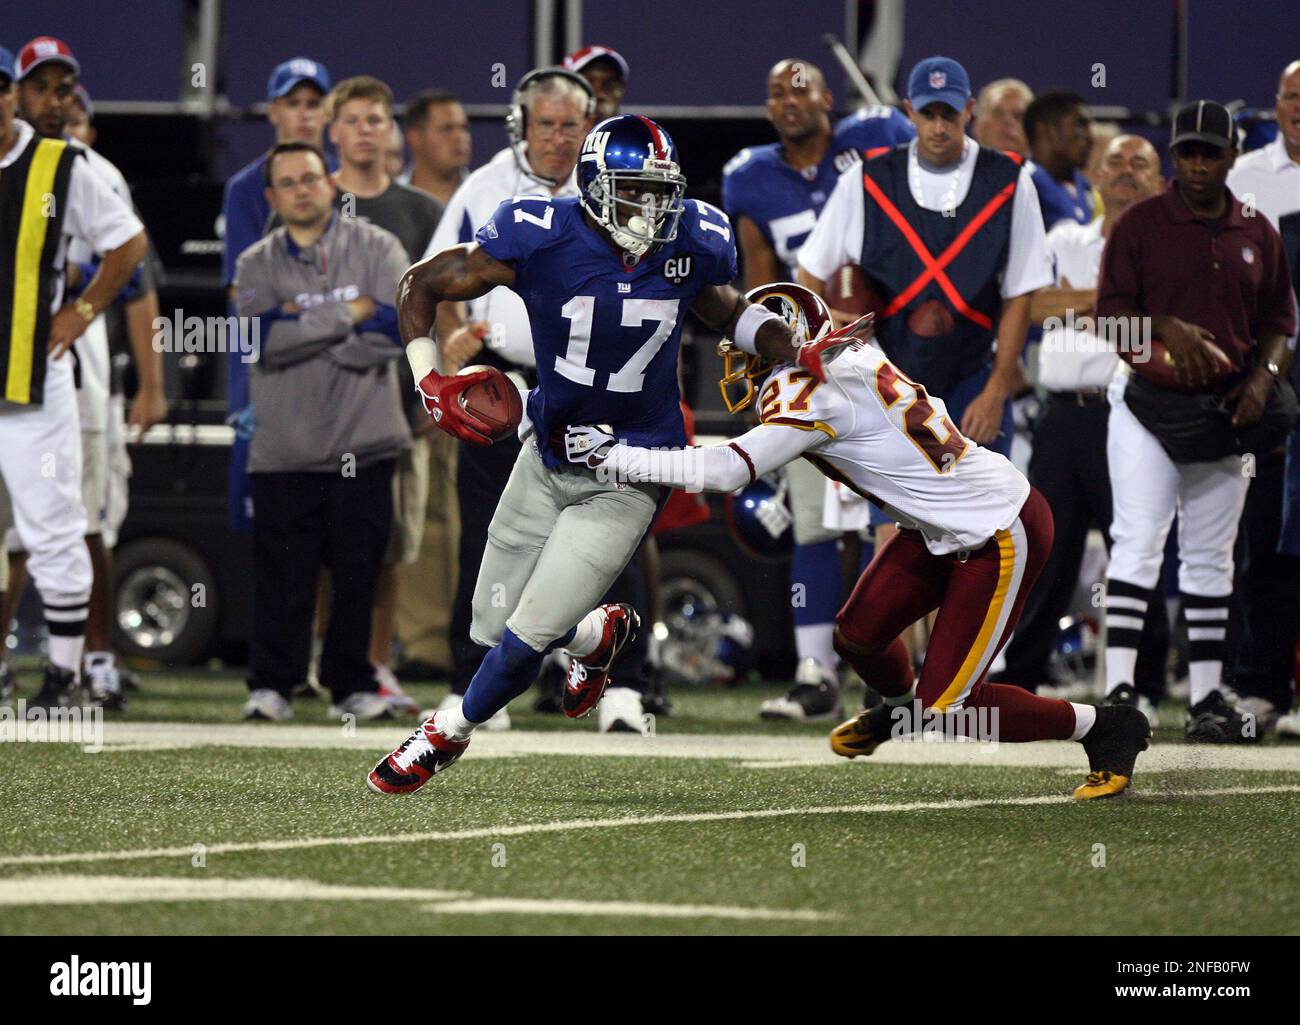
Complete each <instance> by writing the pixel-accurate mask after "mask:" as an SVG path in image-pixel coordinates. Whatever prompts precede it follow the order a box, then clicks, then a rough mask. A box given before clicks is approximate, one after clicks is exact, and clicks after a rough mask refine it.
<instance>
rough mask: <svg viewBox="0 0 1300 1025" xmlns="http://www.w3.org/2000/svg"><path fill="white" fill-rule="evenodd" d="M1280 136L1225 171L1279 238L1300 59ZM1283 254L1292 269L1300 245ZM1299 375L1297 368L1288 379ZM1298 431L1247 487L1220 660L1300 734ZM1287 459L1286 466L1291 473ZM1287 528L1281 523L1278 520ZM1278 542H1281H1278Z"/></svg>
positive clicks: (1297, 199)
mask: <svg viewBox="0 0 1300 1025" xmlns="http://www.w3.org/2000/svg"><path fill="white" fill-rule="evenodd" d="M1274 113H1275V114H1276V116H1277V128H1278V131H1277V138H1276V139H1274V140H1273V141H1272V142H1270V143H1269V144H1268V145H1267V146H1264V147H1262V148H1260V149H1257V150H1255V151H1254V152H1252V153H1247V154H1244V155H1243V156H1240V157H1238V158H1237V162H1236V164H1235V165H1234V166H1233V168H1232V170H1231V171H1229V172H1228V188H1229V189H1230V190H1231V191H1232V194H1233V195H1234V196H1236V197H1237V198H1238V199H1239V200H1241V202H1242V203H1243V204H1245V207H1246V209H1252V208H1253V209H1255V210H1256V211H1258V212H1259V213H1261V214H1263V215H1264V216H1265V217H1267V218H1268V220H1269V222H1270V223H1271V224H1272V225H1273V227H1275V228H1277V229H1278V230H1279V231H1280V232H1281V233H1282V236H1283V240H1284V241H1285V240H1287V239H1289V238H1290V237H1292V236H1293V235H1294V234H1295V233H1294V231H1288V230H1286V227H1285V226H1284V223H1283V222H1284V221H1285V220H1287V219H1294V218H1298V217H1300V60H1295V61H1292V62H1291V63H1290V64H1288V65H1287V66H1286V67H1285V68H1284V69H1283V71H1282V74H1281V76H1280V77H1279V79H1278V86H1277V100H1276V106H1275V107H1274ZM1288 256H1289V257H1290V259H1291V261H1292V270H1293V271H1294V270H1295V265H1294V264H1295V261H1296V259H1297V258H1298V257H1300V251H1296V250H1294V249H1291V250H1290V251H1289V252H1288ZM1295 380H1296V378H1295V375H1294V370H1293V372H1292V381H1293V382H1294V381H1295ZM1297 445H1300V440H1297V435H1292V438H1291V441H1290V443H1289V445H1288V446H1287V449H1288V452H1289V453H1290V456H1289V459H1288V457H1287V456H1286V455H1284V454H1282V453H1280V452H1272V453H1266V454H1265V453H1261V454H1260V455H1259V456H1258V458H1257V459H1256V461H1255V478H1254V480H1252V481H1251V482H1250V490H1249V491H1248V492H1247V493H1246V507H1245V510H1244V511H1243V512H1242V514H1241V529H1240V535H1241V537H1242V538H1243V542H1244V549H1245V550H1244V553H1243V555H1242V557H1241V559H1239V560H1238V574H1239V580H1238V584H1237V587H1236V593H1238V594H1239V595H1241V604H1240V607H1239V608H1234V610H1233V614H1234V615H1237V614H1240V616H1241V619H1242V629H1241V630H1239V631H1231V630H1230V631H1229V636H1230V637H1235V639H1236V644H1237V651H1236V654H1235V657H1234V656H1233V654H1231V653H1229V654H1228V656H1227V659H1226V661H1225V666H1226V668H1227V672H1228V678H1229V681H1230V683H1231V685H1232V687H1233V689H1234V690H1235V691H1236V692H1237V693H1238V694H1239V695H1241V700H1240V701H1239V702H1238V707H1240V708H1241V709H1242V710H1243V711H1247V712H1250V713H1252V714H1253V715H1254V716H1255V721H1256V724H1257V727H1258V728H1259V730H1260V732H1261V733H1262V732H1265V731H1267V730H1269V729H1270V728H1272V725H1273V724H1274V723H1275V722H1276V723H1277V727H1278V734H1279V735H1282V736H1292V737H1300V713H1296V714H1293V715H1284V716H1283V718H1282V719H1281V720H1279V719H1278V716H1279V715H1280V714H1282V713H1285V712H1287V711H1288V709H1289V708H1290V705H1291V682H1292V674H1293V663H1294V658H1295V655H1294V652H1295V642H1296V626H1297V619H1298V618H1300V538H1297V536H1296V534H1297V531H1296V530H1295V529H1294V526H1293V525H1294V524H1295V523H1297V522H1300V459H1297V458H1296V446H1297ZM1288 463H1289V466H1290V470H1289V472H1288ZM1284 520H1285V521H1286V522H1287V525H1288V528H1289V529H1284V528H1283V521H1284ZM1279 542H1280V543H1279Z"/></svg>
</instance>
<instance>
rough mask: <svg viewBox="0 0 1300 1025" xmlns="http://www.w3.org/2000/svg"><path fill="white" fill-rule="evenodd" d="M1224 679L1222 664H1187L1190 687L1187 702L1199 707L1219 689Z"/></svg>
mask: <svg viewBox="0 0 1300 1025" xmlns="http://www.w3.org/2000/svg"><path fill="white" fill-rule="evenodd" d="M1222 679H1223V663H1222V662H1189V663H1187V683H1188V685H1189V686H1188V690H1189V693H1188V696H1187V700H1188V701H1189V702H1190V703H1191V704H1193V705H1199V704H1200V703H1201V702H1202V701H1204V700H1205V699H1206V698H1208V697H1209V696H1210V695H1211V694H1213V693H1214V692H1215V691H1216V690H1218V689H1219V684H1220V682H1221V681H1222Z"/></svg>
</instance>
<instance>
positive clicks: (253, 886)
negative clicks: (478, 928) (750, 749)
mask: <svg viewBox="0 0 1300 1025" xmlns="http://www.w3.org/2000/svg"><path fill="white" fill-rule="evenodd" d="M231 900H251V901H283V900H326V901H340V900H380V901H400V902H402V903H408V902H410V901H431V902H433V903H429V904H426V905H424V906H423V907H422V908H421V909H420V910H422V911H432V912H437V913H439V914H448V915H465V914H475V915H483V914H515V915H584V916H591V915H601V916H607V917H618V918H628V917H639V918H726V919H733V920H739V921H771V920H777V921H780V920H798V921H821V920H825V919H833V918H836V917H838V916H836V915H834V914H831V913H829V912H822V911H807V910H802V909H798V908H791V909H788V910H787V909H784V908H746V907H732V906H728V905H713V904H650V903H643V902H639V901H581V900H569V899H559V900H538V899H534V898H528V897H475V896H474V895H473V894H472V893H465V892H463V891H461V892H457V891H453V890H420V889H402V888H400V887H394V886H336V885H331V884H328V883H318V882H316V881H314V880H310V879H258V878H252V879H220V878H218V879H213V878H198V877H196V878H185V877H182V876H95V875H44V876H41V875H38V876H24V877H23V878H21V879H0V907H30V906H38V907H50V906H53V905H76V906H78V907H88V906H90V905H94V904H158V903H165V904H174V903H178V902H183V901H231Z"/></svg>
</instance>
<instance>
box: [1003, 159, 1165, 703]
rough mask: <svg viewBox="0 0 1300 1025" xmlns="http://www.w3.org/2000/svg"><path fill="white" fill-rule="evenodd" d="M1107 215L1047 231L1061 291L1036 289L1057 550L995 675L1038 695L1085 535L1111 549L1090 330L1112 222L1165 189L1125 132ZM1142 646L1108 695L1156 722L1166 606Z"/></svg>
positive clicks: (1105, 191) (1108, 178)
mask: <svg viewBox="0 0 1300 1025" xmlns="http://www.w3.org/2000/svg"><path fill="white" fill-rule="evenodd" d="M1096 184H1097V188H1098V190H1099V191H1100V193H1101V197H1102V204H1103V207H1104V210H1105V215H1104V216H1103V217H1102V218H1101V219H1100V220H1095V221H1092V222H1091V223H1089V224H1076V223H1075V222H1074V221H1063V222H1062V223H1060V224H1058V225H1057V226H1056V227H1055V228H1053V229H1052V230H1051V231H1049V232H1048V233H1047V247H1048V250H1049V251H1050V252H1051V256H1052V262H1053V264H1054V266H1055V269H1056V285H1055V287H1052V288H1045V289H1042V290H1041V291H1039V292H1036V293H1035V294H1034V297H1033V301H1032V302H1031V303H1030V319H1031V321H1032V322H1033V323H1034V324H1037V325H1041V326H1042V328H1043V341H1042V344H1041V346H1040V347H1039V360H1038V383H1039V384H1040V385H1041V386H1042V387H1043V388H1044V389H1045V391H1046V396H1045V402H1044V412H1043V415H1042V417H1041V418H1040V419H1039V421H1038V423H1037V424H1036V425H1035V427H1034V454H1033V458H1032V459H1031V460H1030V462H1029V480H1030V483H1032V484H1033V485H1034V487H1036V488H1038V490H1039V491H1041V492H1042V493H1043V497H1044V498H1046V499H1047V502H1048V504H1049V505H1050V506H1051V507H1052V516H1053V518H1054V519H1055V521H1056V537H1055V540H1054V542H1053V545H1052V554H1051V556H1050V558H1049V559H1048V562H1047V565H1046V566H1044V568H1043V573H1042V575H1041V576H1040V577H1039V578H1038V583H1037V585H1036V586H1035V587H1034V590H1033V591H1032V592H1031V594H1030V595H1029V600H1028V603H1027V604H1026V606H1025V614H1024V616H1023V617H1022V618H1021V620H1020V624H1019V626H1018V627H1017V628H1016V633H1015V636H1014V637H1012V639H1011V643H1010V644H1008V645H1007V649H1006V667H1005V669H1003V670H999V671H998V672H996V673H994V674H992V675H991V676H990V679H993V680H996V681H998V682H1000V683H1014V684H1018V685H1019V686H1021V687H1024V688H1025V689H1027V690H1036V689H1037V688H1038V687H1039V686H1040V685H1042V684H1045V683H1050V682H1051V677H1050V674H1049V671H1048V667H1049V661H1050V658H1051V654H1052V651H1053V650H1054V649H1055V647H1056V640H1057V637H1058V636H1059V634H1060V625H1059V624H1060V622H1061V617H1063V616H1065V615H1066V614H1067V613H1068V611H1069V608H1070V602H1071V599H1072V598H1073V596H1074V592H1075V589H1076V587H1077V585H1078V579H1079V567H1080V564H1081V563H1082V561H1083V552H1084V546H1085V542H1086V540H1087V536H1088V532H1089V531H1090V530H1099V531H1101V533H1102V536H1103V537H1104V538H1105V539H1106V544H1107V547H1109V545H1110V520H1111V494H1110V472H1109V469H1108V465H1107V461H1106V425H1107V421H1108V419H1109V416H1110V406H1109V404H1108V403H1107V401H1106V386H1107V384H1108V383H1109V382H1110V379H1111V376H1112V375H1113V374H1114V372H1115V369H1116V367H1117V366H1118V365H1119V357H1118V356H1117V355H1116V354H1115V353H1114V351H1112V349H1111V347H1110V346H1109V345H1108V344H1107V343H1106V342H1105V341H1104V340H1102V339H1101V338H1099V337H1097V335H1096V333H1095V332H1094V331H1093V327H1094V324H1093V322H1092V320H1091V319H1089V318H1091V317H1093V315H1094V311H1093V305H1094V304H1095V303H1096V300H1097V274H1098V270H1099V268H1100V267H1101V251H1102V248H1103V247H1104V246H1105V244H1106V236H1107V235H1109V234H1110V229H1111V225H1113V224H1114V223H1115V219H1116V218H1117V217H1118V216H1119V215H1120V214H1121V213H1123V212H1124V211H1125V210H1127V209H1128V208H1129V206H1131V205H1132V204H1133V203H1135V202H1137V201H1138V200H1139V199H1145V198H1146V197H1147V196H1154V195H1155V194H1156V193H1157V192H1159V191H1160V189H1161V185H1162V182H1161V178H1160V157H1159V155H1158V154H1157V153H1156V151H1155V148H1154V147H1153V146H1152V145H1151V144H1150V143H1149V142H1147V141H1146V140H1145V139H1142V138H1139V137H1138V136H1136V135H1121V136H1119V137H1117V138H1116V139H1114V140H1113V141H1112V142H1111V143H1110V145H1109V146H1108V147H1107V151H1106V155H1105V158H1104V159H1103V160H1102V163H1101V171H1100V174H1099V176H1098V180H1097V183H1096ZM1153 611H1154V613H1155V614H1154V615H1152V616H1148V617H1147V622H1146V626H1145V629H1144V631H1143V634H1142V640H1141V642H1140V644H1139V647H1138V665H1137V671H1136V674H1135V679H1134V681H1133V685H1129V684H1124V685H1123V687H1121V688H1117V689H1116V691H1115V692H1113V693H1112V694H1111V695H1109V696H1108V697H1107V702H1108V703H1110V704H1119V703H1123V704H1136V705H1138V707H1139V708H1141V710H1142V711H1143V712H1144V713H1146V715H1147V718H1148V719H1149V720H1151V722H1152V724H1153V725H1154V723H1155V718H1156V712H1155V703H1156V702H1158V701H1159V700H1160V697H1161V695H1162V693H1163V690H1164V675H1165V653H1166V649H1167V647H1168V637H1169V628H1168V625H1167V622H1166V619H1165V616H1164V607H1163V605H1161V604H1159V603H1156V604H1155V605H1154V606H1153Z"/></svg>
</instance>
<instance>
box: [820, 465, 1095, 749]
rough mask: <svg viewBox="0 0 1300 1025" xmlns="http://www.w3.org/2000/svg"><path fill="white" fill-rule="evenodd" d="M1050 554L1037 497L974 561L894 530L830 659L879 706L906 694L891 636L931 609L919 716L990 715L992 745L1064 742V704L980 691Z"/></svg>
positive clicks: (1048, 526) (995, 687)
mask: <svg viewBox="0 0 1300 1025" xmlns="http://www.w3.org/2000/svg"><path fill="white" fill-rule="evenodd" d="M1051 550H1052V511H1051V509H1050V508H1049V507H1048V504H1047V501H1046V499H1044V498H1043V496H1042V495H1041V494H1039V492H1038V490H1037V489H1035V488H1031V489H1030V492H1029V497H1028V498H1027V499H1026V500H1025V504H1024V505H1023V506H1022V507H1021V509H1020V515H1019V517H1018V518H1017V519H1016V520H1015V522H1013V523H1012V524H1011V526H1009V527H1007V528H1006V529H1005V530H999V531H998V532H997V534H995V535H994V536H993V537H992V538H991V539H990V540H989V541H988V542H987V543H986V544H985V545H984V546H983V547H981V548H978V549H976V550H974V551H970V552H960V553H953V554H951V555H932V554H931V553H930V551H929V549H927V548H926V547H925V542H924V540H922V538H921V535H920V534H919V533H918V532H917V531H915V530H900V531H899V532H898V533H897V534H896V535H894V537H893V538H892V539H890V540H889V541H888V542H886V544H885V545H884V547H883V548H881V549H880V551H879V552H878V553H877V554H876V557H875V559H874V560H873V561H872V563H871V565H870V566H868V567H867V569H866V571H865V572H864V573H863V574H862V577H861V578H860V579H859V580H858V583H857V586H856V587H855V588H854V589H853V594H852V595H851V596H850V597H849V600H848V601H847V602H846V603H845V605H844V607H843V608H842V609H841V610H840V613H839V615H838V616H837V617H836V631H835V650H836V651H837V652H839V655H840V657H841V658H843V659H844V660H845V661H846V662H848V663H849V664H850V665H851V666H852V667H853V668H854V670H855V671H856V672H857V674H858V675H859V676H861V677H862V679H863V680H865V681H866V682H867V683H868V684H870V685H871V686H872V687H874V688H876V690H877V691H879V692H880V693H881V694H883V695H884V696H885V697H897V696H900V695H903V694H906V693H907V692H908V690H909V689H910V688H911V687H912V684H913V682H914V680H913V675H912V666H911V659H910V658H909V657H908V653H907V648H906V647H905V646H904V644H903V642H902V641H901V640H900V639H899V634H901V633H902V632H903V631H904V630H905V629H907V627H909V626H910V625H911V624H913V623H915V622H916V621H917V620H919V619H921V618H922V617H924V616H927V615H928V614H929V613H931V612H933V611H934V610H935V609H938V610H939V615H938V617H937V618H936V620H935V623H934V629H933V630H932V631H931V633H930V643H929V645H928V647H927V648H926V653H925V662H924V664H923V666H922V668H921V679H920V680H919V681H916V696H917V698H918V699H919V700H920V701H921V703H922V707H923V708H925V709H933V710H934V711H936V712H949V711H956V710H958V709H963V708H965V709H970V708H990V709H992V708H996V709H997V710H998V715H997V722H998V737H997V739H998V740H1005V741H1008V742H1017V741H1026V740H1068V739H1069V738H1070V735H1071V734H1072V733H1073V731H1074V710H1073V709H1072V708H1071V707H1070V704H1069V702H1067V701H1058V700H1053V699H1049V698H1041V697H1038V696H1037V695H1036V694H1031V693H1030V692H1029V691H1026V690H1023V689H1021V688H1020V687H1015V686H1008V685H1003V684H996V683H986V682H985V681H984V677H985V676H986V675H987V673H988V669H989V666H990V664H991V663H992V662H993V659H994V657H995V656H996V655H997V653H998V652H999V651H1000V650H1002V647H1003V646H1004V645H1005V644H1006V643H1007V641H1008V640H1010V638H1011V633H1012V631H1013V630H1014V629H1015V625H1016V621H1017V620H1018V619H1019V618H1020V613H1021V610H1022V608H1023V607H1024V604H1025V601H1026V599H1027V598H1028V596H1029V593H1030V591H1031V589H1032V588H1033V585H1034V580H1035V579H1036V578H1037V577H1038V574H1039V572H1040V571H1041V570H1042V568H1043V563H1044V562H1046V561H1047V556H1048V554H1049V553H1050V552H1051ZM966 721H970V720H966Z"/></svg>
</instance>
